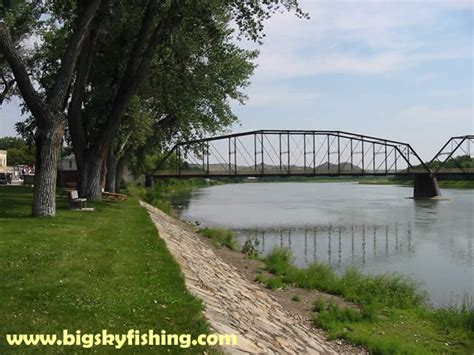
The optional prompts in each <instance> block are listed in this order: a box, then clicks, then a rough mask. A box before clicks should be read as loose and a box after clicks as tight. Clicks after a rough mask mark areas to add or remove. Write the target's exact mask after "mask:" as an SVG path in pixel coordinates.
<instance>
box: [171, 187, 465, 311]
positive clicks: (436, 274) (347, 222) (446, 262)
mask: <svg viewBox="0 0 474 355" xmlns="http://www.w3.org/2000/svg"><path fill="white" fill-rule="evenodd" d="M412 192H413V191H412V188H409V187H402V186H394V185H361V184H357V183H346V182H344V183H342V182H337V183H300V182H297V183H293V182H288V183H285V182H279V183H244V184H228V185H217V186H210V187H205V188H200V189H197V190H195V191H193V192H192V193H191V195H189V196H187V197H185V198H181V199H179V200H177V201H178V202H177V203H178V204H179V205H181V209H180V210H181V218H183V219H185V220H189V221H192V222H195V221H199V222H200V223H201V225H203V226H220V227H223V228H228V229H232V230H233V231H235V232H236V234H237V238H238V240H239V242H240V244H241V245H242V244H243V243H244V242H245V240H247V239H249V238H255V239H257V240H258V241H259V245H258V248H259V250H260V252H261V253H262V254H263V255H265V254H266V253H268V252H269V251H270V250H272V248H274V247H276V246H282V247H288V248H290V249H291V250H292V252H293V255H294V258H295V259H294V263H295V264H296V265H298V266H304V265H306V264H309V263H312V262H315V261H316V262H324V263H328V264H330V265H332V266H333V268H334V269H335V270H336V271H337V272H342V271H343V270H344V269H346V268H347V267H351V266H352V267H356V268H357V269H359V270H360V271H362V272H364V273H371V274H380V273H387V272H397V273H402V274H404V275H407V276H409V277H411V278H413V279H415V280H417V281H419V282H420V284H421V287H422V288H423V289H425V290H426V291H428V293H429V296H430V303H431V304H432V305H434V306H445V305H452V304H460V303H461V302H462V301H463V298H464V297H465V296H466V295H468V296H469V297H470V298H471V299H472V298H474V235H473V234H474V233H473V216H474V209H473V204H474V190H461V189H459V190H454V189H451V190H450V189H444V190H443V191H442V194H443V196H444V197H446V198H447V199H446V200H441V201H433V200H413V199H410V198H409V197H410V196H411V195H412Z"/></svg>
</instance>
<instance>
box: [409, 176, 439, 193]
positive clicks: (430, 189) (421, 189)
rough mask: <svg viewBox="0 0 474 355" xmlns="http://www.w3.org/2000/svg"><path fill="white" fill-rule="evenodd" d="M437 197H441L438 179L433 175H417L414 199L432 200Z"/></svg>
mask: <svg viewBox="0 0 474 355" xmlns="http://www.w3.org/2000/svg"><path fill="white" fill-rule="evenodd" d="M436 196H441V191H440V190H439V186H438V180H436V177H434V176H433V174H417V175H415V188H414V191H413V198H432V197H436Z"/></svg>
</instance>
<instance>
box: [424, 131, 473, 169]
mask: <svg viewBox="0 0 474 355" xmlns="http://www.w3.org/2000/svg"><path fill="white" fill-rule="evenodd" d="M454 158H456V159H454ZM463 161H464V162H472V161H474V135H472V134H471V135H465V136H457V137H451V138H450V139H449V140H448V141H447V142H446V143H445V144H444V145H443V146H442V147H441V149H440V150H439V151H438V153H436V155H435V156H434V157H433V159H431V161H430V162H429V164H428V165H429V166H430V167H431V168H432V169H433V172H434V174H439V173H440V172H443V173H445V174H449V173H450V172H454V173H457V172H460V173H461V174H464V175H467V174H471V175H472V174H474V171H473V169H472V168H467V167H466V166H463V165H462V163H463Z"/></svg>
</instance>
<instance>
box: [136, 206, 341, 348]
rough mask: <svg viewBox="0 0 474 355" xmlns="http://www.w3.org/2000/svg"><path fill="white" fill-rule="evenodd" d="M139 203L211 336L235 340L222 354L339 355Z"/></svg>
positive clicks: (176, 225)
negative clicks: (196, 303) (197, 301)
mask: <svg viewBox="0 0 474 355" xmlns="http://www.w3.org/2000/svg"><path fill="white" fill-rule="evenodd" d="M140 203H141V205H142V206H143V207H145V208H146V209H147V210H148V212H149V214H150V217H151V219H152V220H153V222H154V223H155V225H156V227H157V229H158V230H159V234H160V237H161V238H162V239H163V240H164V241H165V242H166V246H167V247H168V249H169V251H170V252H171V254H172V255H173V256H174V258H175V259H176V261H177V262H178V263H179V265H180V266H181V270H182V272H183V274H184V278H185V282H186V286H187V288H188V290H189V291H190V292H191V293H192V294H193V295H195V296H197V297H199V298H200V299H201V300H202V301H203V303H204V304H205V310H204V316H205V317H206V319H207V321H208V323H209V325H210V327H211V328H212V330H213V331H214V332H216V333H221V334H223V333H225V334H236V335H237V345H236V346H226V347H223V350H224V351H226V352H227V353H230V354H247V353H252V354H273V353H279V354H281V353H284V354H336V353H338V351H337V350H336V348H335V347H334V346H333V344H331V342H330V341H328V340H327V339H325V338H324V337H323V336H322V335H320V334H318V333H317V332H315V329H312V327H311V326H310V325H308V324H306V323H305V322H304V321H302V320H301V318H299V317H298V316H296V315H293V314H291V313H289V312H288V311H286V310H285V309H283V307H282V306H281V304H280V303H278V302H277V301H276V300H275V299H274V298H273V297H271V295H269V294H268V293H266V292H264V291H263V290H262V289H260V288H259V286H257V285H256V284H253V283H251V282H250V281H248V280H247V279H245V277H244V276H243V275H242V274H241V273H239V271H238V270H237V269H236V268H235V267H234V266H232V265H229V264H228V263H226V262H225V261H224V260H222V259H221V258H220V257H218V256H217V255H216V254H215V253H214V252H213V250H212V249H210V248H209V247H208V246H207V245H206V244H205V243H204V242H202V241H201V240H200V239H199V237H198V236H197V235H196V234H195V233H193V232H191V231H189V230H187V229H186V228H185V227H183V225H182V223H181V222H180V221H177V220H176V219H174V218H173V217H170V216H168V215H166V214H165V213H163V212H162V211H160V210H158V209H157V208H155V207H153V206H151V205H149V204H147V203H144V202H140ZM339 353H340V350H339Z"/></svg>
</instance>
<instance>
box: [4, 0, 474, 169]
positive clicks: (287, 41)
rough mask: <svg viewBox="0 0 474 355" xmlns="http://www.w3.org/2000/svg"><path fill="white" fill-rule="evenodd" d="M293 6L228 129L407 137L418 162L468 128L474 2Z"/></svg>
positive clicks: (272, 25)
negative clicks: (301, 13) (303, 15)
mask: <svg viewBox="0 0 474 355" xmlns="http://www.w3.org/2000/svg"><path fill="white" fill-rule="evenodd" d="M300 3H301V7H302V8H303V9H304V10H305V11H306V12H308V13H309V15H310V17H311V18H310V19H309V20H306V19H299V18H297V17H296V16H295V15H294V13H287V12H284V13H277V14H275V15H274V16H273V17H272V18H271V19H269V20H267V21H266V22H265V34H266V37H265V39H264V43H263V45H261V46H257V47H258V49H259V50H260V56H259V58H258V59H257V60H256V63H257V64H258V67H257V69H256V71H255V74H254V76H253V77H252V78H251V84H250V86H249V87H248V88H247V89H246V93H247V95H248V97H249V100H248V101H247V103H246V105H244V106H240V105H238V104H237V103H235V104H233V108H234V112H235V113H236V114H237V116H238V117H239V119H240V123H239V124H238V125H236V126H234V127H233V129H232V131H234V132H241V131H247V130H255V129H308V130H343V131H349V132H354V133H360V134H366V135H373V136H378V137H381V138H387V139H393V140H399V141H403V142H407V143H410V144H411V145H412V146H413V148H414V149H415V150H416V151H417V152H418V153H419V154H420V156H421V157H422V158H423V159H424V160H429V159H430V158H431V157H432V156H433V155H434V154H435V153H436V151H437V150H438V149H439V148H440V147H441V146H442V144H443V143H444V142H445V141H446V140H447V139H448V138H449V137H451V136H455V135H464V134H472V133H474V132H473V125H474V107H473V106H474V103H473V102H474V99H473V94H474V92H473V80H474V79H473V75H474V61H473V57H474V43H473V38H474V33H473V32H474V29H473V27H474V1H470V0H423V1H421V0H420V1H417V0H413V1H384V0H378V1H366V0H365V1H364V0H363V1H360V0H358V1H355V0H354V1H341V0H330V1H325V0H300ZM242 45H243V46H245V47H252V48H253V47H256V46H252V45H250V44H249V43H242ZM19 120H21V116H20V110H19V108H18V100H12V101H11V102H10V103H8V104H6V105H4V106H3V107H2V108H0V136H4V135H15V130H14V123H15V122H17V121H19Z"/></svg>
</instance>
